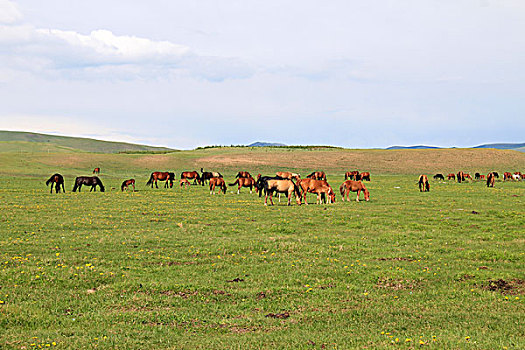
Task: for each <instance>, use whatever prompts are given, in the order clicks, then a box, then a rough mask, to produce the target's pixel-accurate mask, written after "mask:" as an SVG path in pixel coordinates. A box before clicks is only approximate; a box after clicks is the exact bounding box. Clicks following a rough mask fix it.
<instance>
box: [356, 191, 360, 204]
mask: <svg viewBox="0 0 525 350" xmlns="http://www.w3.org/2000/svg"><path fill="white" fill-rule="evenodd" d="M359 194H361V189H358V190H357V198H356V199H355V200H356V202H359Z"/></svg>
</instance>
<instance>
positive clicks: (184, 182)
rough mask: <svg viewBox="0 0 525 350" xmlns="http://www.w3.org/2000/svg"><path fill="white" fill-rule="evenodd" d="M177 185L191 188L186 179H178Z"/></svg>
mask: <svg viewBox="0 0 525 350" xmlns="http://www.w3.org/2000/svg"><path fill="white" fill-rule="evenodd" d="M179 185H180V187H182V186H184V185H186V187H187V188H188V187H190V186H191V182H189V181H188V179H180V180H179Z"/></svg>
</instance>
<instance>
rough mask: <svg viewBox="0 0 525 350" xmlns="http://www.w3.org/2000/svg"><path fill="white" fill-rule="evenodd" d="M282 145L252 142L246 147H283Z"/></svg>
mask: <svg viewBox="0 0 525 350" xmlns="http://www.w3.org/2000/svg"><path fill="white" fill-rule="evenodd" d="M284 146H286V145H285V144H284V143H271V142H254V143H251V144H249V145H248V147H284Z"/></svg>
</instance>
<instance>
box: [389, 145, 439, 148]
mask: <svg viewBox="0 0 525 350" xmlns="http://www.w3.org/2000/svg"><path fill="white" fill-rule="evenodd" d="M434 148H441V147H436V146H424V145H418V146H390V147H387V148H386V149H434Z"/></svg>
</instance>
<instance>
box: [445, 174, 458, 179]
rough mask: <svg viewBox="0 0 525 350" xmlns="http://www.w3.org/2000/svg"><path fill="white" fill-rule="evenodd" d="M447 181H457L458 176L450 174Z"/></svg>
mask: <svg viewBox="0 0 525 350" xmlns="http://www.w3.org/2000/svg"><path fill="white" fill-rule="evenodd" d="M447 180H456V175H454V174H452V173H450V174H448V175H447Z"/></svg>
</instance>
